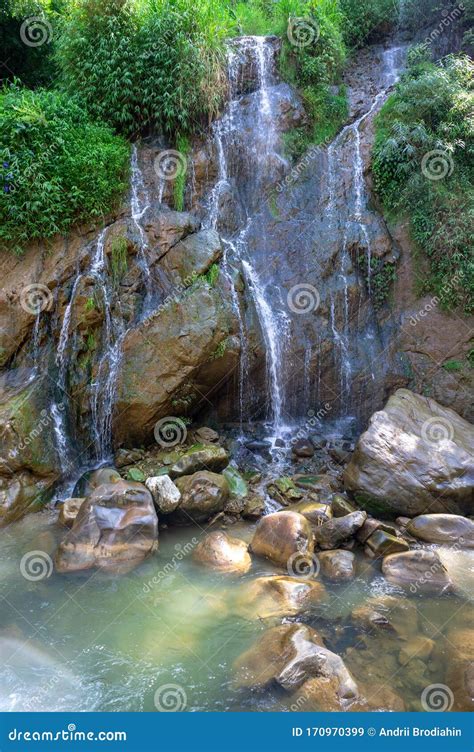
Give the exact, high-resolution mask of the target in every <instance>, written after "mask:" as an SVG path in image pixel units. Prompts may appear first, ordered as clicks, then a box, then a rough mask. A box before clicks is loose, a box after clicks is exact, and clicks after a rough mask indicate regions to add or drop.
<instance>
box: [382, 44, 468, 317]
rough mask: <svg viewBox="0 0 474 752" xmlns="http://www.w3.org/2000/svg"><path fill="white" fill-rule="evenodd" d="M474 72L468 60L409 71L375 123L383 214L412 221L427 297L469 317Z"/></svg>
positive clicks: (446, 61) (451, 60)
mask: <svg viewBox="0 0 474 752" xmlns="http://www.w3.org/2000/svg"><path fill="white" fill-rule="evenodd" d="M473 70H474V67H473V64H472V62H471V61H470V60H469V59H468V58H467V57H463V56H459V57H455V56H448V57H447V58H445V59H444V60H443V61H441V62H440V63H439V64H437V65H434V64H432V63H426V62H425V61H423V62H421V63H418V64H416V65H414V66H413V67H411V68H410V69H409V70H408V72H407V73H406V74H405V75H404V76H403V77H402V80H401V82H400V83H399V84H398V86H397V88H396V91H395V93H394V94H393V95H392V97H390V98H389V100H388V101H387V103H386V104H385V105H384V107H383V108H382V110H381V112H380V114H379V116H378V118H377V120H376V125H377V131H376V140H375V145H374V151H373V172H374V178H375V186H376V189H377V190H378V192H379V193H380V195H381V198H382V201H383V203H384V206H385V207H386V209H387V210H388V211H389V212H391V213H392V214H393V215H395V216H396V215H399V214H407V215H408V216H409V217H410V224H411V232H412V236H413V238H414V240H415V241H416V242H417V243H418V244H419V246H420V247H421V249H423V251H424V252H425V255H426V257H427V259H428V262H429V267H430V275H429V277H428V279H427V280H426V282H425V290H432V291H434V292H435V293H436V294H437V295H438V296H439V297H440V301H441V304H442V305H444V306H445V307H454V306H457V305H463V306H464V308H465V310H466V311H468V312H469V311H472V310H473V309H474V302H473V296H472V293H473V291H474V259H473V257H472V253H471V251H470V248H471V233H472V226H473V220H474V186H473V182H474V181H473V176H474V175H473V156H474V145H473V130H472V119H471V117H470V113H471V112H472V108H473V104H474V97H473V93H472V85H471V81H472V73H473ZM433 152H434V154H433ZM432 160H433V161H432ZM437 169H438V170H440V171H441V172H438V173H437V172H436V170H437Z"/></svg>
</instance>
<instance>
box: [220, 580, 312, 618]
mask: <svg viewBox="0 0 474 752" xmlns="http://www.w3.org/2000/svg"><path fill="white" fill-rule="evenodd" d="M325 596H326V590H325V588H324V585H322V584H321V583H320V582H317V581H315V580H309V579H308V580H304V579H300V578H298V577H283V576H282V577H280V576H270V577H257V578H256V579H253V580H249V581H248V582H246V583H244V584H243V585H241V586H240V587H239V588H238V590H237V593H236V595H235V601H234V606H233V610H234V611H235V613H237V614H238V615H239V616H241V617H242V618H244V619H269V618H283V617H288V616H297V615H298V614H301V613H304V612H306V611H310V610H311V609H314V608H315V607H317V606H319V605H321V602H322V601H323V600H324V598H325Z"/></svg>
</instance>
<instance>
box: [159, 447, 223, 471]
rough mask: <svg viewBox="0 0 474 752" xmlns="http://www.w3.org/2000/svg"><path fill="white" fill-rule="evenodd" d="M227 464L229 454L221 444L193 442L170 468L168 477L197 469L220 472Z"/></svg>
mask: <svg viewBox="0 0 474 752" xmlns="http://www.w3.org/2000/svg"><path fill="white" fill-rule="evenodd" d="M228 464H229V455H228V454H227V452H226V450H225V449H224V448H223V447H221V446H216V445H215V444H207V445H206V444H195V445H194V446H192V447H191V448H190V449H188V450H187V451H186V452H185V453H184V454H183V455H182V457H180V459H179V460H178V461H177V462H175V463H174V465H172V466H171V468H170V471H169V473H170V477H171V478H179V477H181V476H182V475H192V474H193V473H197V472H198V471H199V470H210V471H211V472H215V473H220V471H221V470H224V468H225V467H227V465H228Z"/></svg>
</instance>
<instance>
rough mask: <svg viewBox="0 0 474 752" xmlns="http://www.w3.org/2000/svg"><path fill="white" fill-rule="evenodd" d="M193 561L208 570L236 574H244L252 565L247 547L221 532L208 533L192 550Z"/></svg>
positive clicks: (238, 540) (242, 542)
mask: <svg viewBox="0 0 474 752" xmlns="http://www.w3.org/2000/svg"><path fill="white" fill-rule="evenodd" d="M193 559H194V561H195V562H197V563H198V564H201V565H202V566H204V567H208V568H209V569H215V570H217V571H219V572H232V573H237V574H244V573H245V572H247V571H248V570H249V569H250V567H251V565H252V560H251V558H250V554H249V552H248V545H247V544H246V543H244V541H243V540H240V539H239V538H233V537H231V536H230V535H227V533H224V532H222V531H221V530H216V531H214V532H213V533H209V535H206V537H205V538H203V540H202V541H200V543H199V544H198V545H197V546H196V548H195V549H194V552H193Z"/></svg>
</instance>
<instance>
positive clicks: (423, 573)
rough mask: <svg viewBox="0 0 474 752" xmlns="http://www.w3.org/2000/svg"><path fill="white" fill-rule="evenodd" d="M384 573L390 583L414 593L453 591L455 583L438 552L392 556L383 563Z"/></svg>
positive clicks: (409, 552)
mask: <svg viewBox="0 0 474 752" xmlns="http://www.w3.org/2000/svg"><path fill="white" fill-rule="evenodd" d="M382 572H383V574H384V575H385V577H386V578H387V580H390V582H393V583H395V584H396V585H405V586H409V588H410V591H411V592H413V593H416V592H420V593H437V594H438V595H441V594H442V593H444V592H448V591H451V590H452V588H453V583H452V581H451V579H450V577H449V575H448V572H447V570H446V568H445V567H444V566H443V564H442V562H441V559H440V558H439V556H438V554H437V553H436V551H423V550H421V549H416V550H415V551H407V552H406V553H402V554H390V555H389V556H386V557H385V559H384V560H383V562H382Z"/></svg>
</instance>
